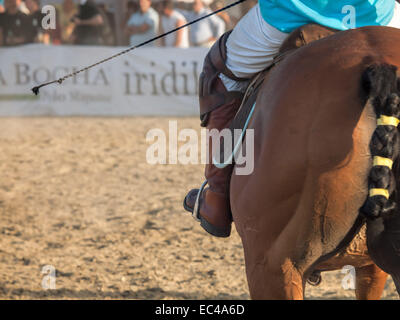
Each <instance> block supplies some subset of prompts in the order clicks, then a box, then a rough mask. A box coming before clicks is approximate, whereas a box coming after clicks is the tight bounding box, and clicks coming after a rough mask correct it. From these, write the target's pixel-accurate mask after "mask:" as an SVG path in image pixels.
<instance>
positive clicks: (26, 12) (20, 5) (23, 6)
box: [18, 1, 29, 15]
mask: <svg viewBox="0 0 400 320" xmlns="http://www.w3.org/2000/svg"><path fill="white" fill-rule="evenodd" d="M18 9H19V11H21V12H22V13H25V14H26V15H28V14H29V9H28V8H27V7H26V5H25V2H24V1H20V4H19V6H18Z"/></svg>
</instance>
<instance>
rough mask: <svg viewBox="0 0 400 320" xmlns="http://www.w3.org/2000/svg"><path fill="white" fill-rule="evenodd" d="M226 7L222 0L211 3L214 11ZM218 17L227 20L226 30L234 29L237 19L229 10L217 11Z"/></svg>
mask: <svg viewBox="0 0 400 320" xmlns="http://www.w3.org/2000/svg"><path fill="white" fill-rule="evenodd" d="M223 7H225V4H224V2H223V1H222V0H216V1H214V2H213V3H212V4H211V5H210V8H211V10H212V11H217V10H219V9H222V8H223ZM217 15H218V17H220V18H221V19H222V20H224V22H225V30H232V29H233V27H234V26H235V25H236V23H237V20H236V19H234V18H233V17H231V16H230V15H229V13H228V11H227V10H224V11H221V12H220V13H217Z"/></svg>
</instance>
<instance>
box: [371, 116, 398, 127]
mask: <svg viewBox="0 0 400 320" xmlns="http://www.w3.org/2000/svg"><path fill="white" fill-rule="evenodd" d="M399 123H400V120H399V119H398V118H396V117H389V116H381V117H380V118H379V119H378V121H377V124H378V126H395V127H397V126H398V125H399Z"/></svg>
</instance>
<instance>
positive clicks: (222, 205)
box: [184, 79, 241, 237]
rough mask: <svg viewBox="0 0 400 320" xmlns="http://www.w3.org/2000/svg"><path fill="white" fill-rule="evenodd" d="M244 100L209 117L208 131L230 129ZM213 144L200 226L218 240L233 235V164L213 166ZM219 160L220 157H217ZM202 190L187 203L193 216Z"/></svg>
mask: <svg viewBox="0 0 400 320" xmlns="http://www.w3.org/2000/svg"><path fill="white" fill-rule="evenodd" d="M216 86H217V87H218V91H222V90H225V91H226V89H225V87H224V85H223V84H222V81H221V80H220V79H218V80H217V81H216ZM240 104H241V99H240V98H235V99H233V100H232V101H230V102H228V103H226V104H224V105H222V106H221V107H219V108H218V109H215V110H214V111H212V112H211V113H210V114H209V117H208V120H207V129H209V130H211V129H217V130H219V131H221V130H222V129H224V128H227V127H228V126H229V124H230V122H231V121H232V119H233V118H234V116H235V114H236V112H237V111H238V108H239V107H240ZM211 149H212V145H211V143H210V149H209V159H208V161H209V164H207V165H206V169H205V176H206V178H207V181H208V188H206V189H204V190H203V192H202V194H201V196H200V200H199V219H200V225H201V226H202V227H203V228H204V229H205V230H206V231H207V232H208V233H210V234H212V235H213V236H216V237H229V235H230V233H231V225H232V214H231V210H230V203H229V182H230V177H231V174H232V169H233V165H232V164H230V165H228V166H227V167H225V168H223V169H219V168H217V167H215V166H214V165H213V164H212V158H213V157H212V152H211ZM215 158H216V159H219V157H215ZM198 192H199V189H193V190H191V191H190V192H189V193H188V195H187V196H186V198H185V200H184V208H185V209H186V210H187V211H189V212H192V213H193V210H194V207H195V203H196V198H197V194H198Z"/></svg>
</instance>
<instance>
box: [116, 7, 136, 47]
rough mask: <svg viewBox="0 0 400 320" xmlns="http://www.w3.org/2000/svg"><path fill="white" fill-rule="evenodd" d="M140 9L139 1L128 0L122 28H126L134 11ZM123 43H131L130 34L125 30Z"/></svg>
mask: <svg viewBox="0 0 400 320" xmlns="http://www.w3.org/2000/svg"><path fill="white" fill-rule="evenodd" d="M138 10H139V5H138V4H137V2H135V1H133V0H130V1H128V4H127V10H126V13H125V17H124V19H123V21H122V23H121V25H120V26H121V27H122V29H125V27H126V25H127V24H128V21H129V19H130V17H131V16H132V15H133V14H134V13H136V12H137V11H138ZM123 45H125V46H127V45H129V36H128V35H127V34H126V33H125V32H124V39H123Z"/></svg>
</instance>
